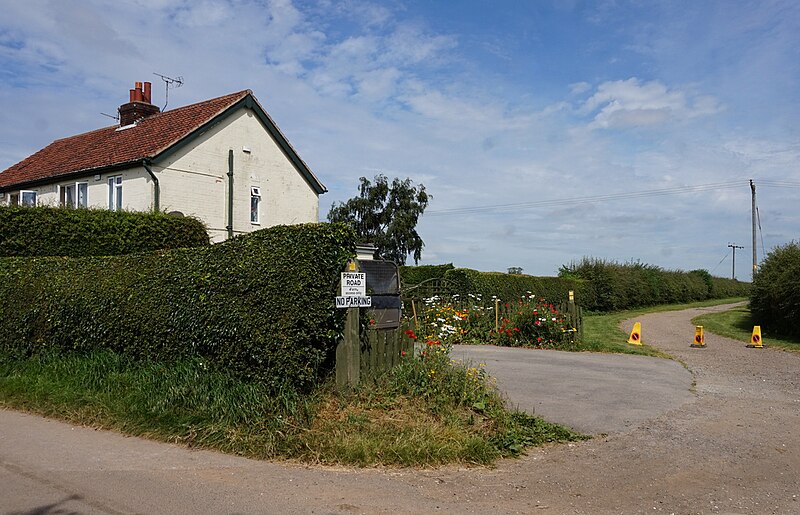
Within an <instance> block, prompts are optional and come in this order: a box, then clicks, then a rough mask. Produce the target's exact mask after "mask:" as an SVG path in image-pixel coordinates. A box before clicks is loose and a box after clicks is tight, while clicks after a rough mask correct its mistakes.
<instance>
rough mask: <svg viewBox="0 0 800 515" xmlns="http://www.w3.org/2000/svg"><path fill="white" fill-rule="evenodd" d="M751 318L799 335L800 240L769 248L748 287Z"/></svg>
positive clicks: (773, 329)
mask: <svg viewBox="0 0 800 515" xmlns="http://www.w3.org/2000/svg"><path fill="white" fill-rule="evenodd" d="M750 311H751V313H752V314H753V321H754V322H755V323H756V324H758V325H762V326H765V327H768V328H769V330H771V331H773V332H775V333H779V334H784V335H787V336H795V337H796V336H800V326H798V324H797V321H798V320H800V242H796V241H793V242H791V243H788V244H786V245H783V246H778V247H775V248H774V249H772V251H771V252H770V253H769V254H767V257H766V258H765V259H764V261H762V263H761V264H760V265H759V267H758V271H757V272H756V274H755V277H754V278H753V286H752V289H751V290H750Z"/></svg>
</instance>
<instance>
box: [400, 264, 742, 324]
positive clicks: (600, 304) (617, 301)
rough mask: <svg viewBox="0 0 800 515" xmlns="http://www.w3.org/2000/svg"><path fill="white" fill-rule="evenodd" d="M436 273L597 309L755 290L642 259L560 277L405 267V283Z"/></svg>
mask: <svg viewBox="0 0 800 515" xmlns="http://www.w3.org/2000/svg"><path fill="white" fill-rule="evenodd" d="M417 269H420V270H419V271H418V270H417ZM434 274H439V275H437V276H436V277H441V278H444V279H447V280H449V281H450V283H451V284H453V285H455V287H456V289H457V290H459V291H461V292H464V293H473V294H481V295H483V296H484V298H488V297H491V296H493V295H495V296H497V297H498V298H500V299H503V300H512V299H517V298H519V297H521V296H523V295H526V294H527V292H531V293H533V294H535V295H537V296H540V297H544V298H545V299H547V300H549V301H551V302H560V301H561V300H566V298H567V295H568V292H569V291H570V290H572V291H574V292H575V300H576V302H577V303H578V304H579V305H581V306H582V307H584V308H586V309H589V310H591V311H617V310H622V309H630V308H636V307H643V306H652V305H657V304H673V303H683V302H692V301H697V300H706V299H712V298H725V297H745V296H747V295H748V293H749V291H750V290H749V288H750V285H749V284H748V283H742V282H739V281H735V280H731V279H723V278H720V277H712V276H711V274H710V273H708V272H707V271H705V270H694V271H691V272H681V271H673V270H663V269H661V268H659V267H656V266H652V265H645V264H641V263H626V264H620V263H616V262H613V261H605V260H601V259H590V258H585V259H583V260H582V261H580V262H578V263H573V264H571V265H570V266H564V267H562V268H561V270H560V272H559V276H558V277H534V276H530V275H519V274H505V273H500V272H479V271H477V270H471V269H469V268H452V266H451V265H438V266H425V267H411V266H408V267H403V268H402V269H401V276H402V277H403V279H404V284H405V285H409V284H415V283H413V282H411V281H410V280H409V279H408V278H413V279H421V278H424V279H428V278H431V276H432V275H434ZM420 282H421V281H420Z"/></svg>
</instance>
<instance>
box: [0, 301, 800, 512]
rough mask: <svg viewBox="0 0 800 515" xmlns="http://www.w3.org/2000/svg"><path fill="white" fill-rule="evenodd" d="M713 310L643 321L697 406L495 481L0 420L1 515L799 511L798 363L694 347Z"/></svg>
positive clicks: (545, 453)
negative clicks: (675, 363) (289, 459)
mask: <svg viewBox="0 0 800 515" xmlns="http://www.w3.org/2000/svg"><path fill="white" fill-rule="evenodd" d="M719 309H724V308H723V307H716V308H704V309H693V310H687V311H679V312H670V313H658V314H652V315H647V316H644V317H641V318H640V319H638V321H640V322H641V323H642V335H643V340H644V341H645V342H646V343H649V344H651V345H654V346H657V347H659V348H662V349H664V350H666V351H668V352H670V353H672V354H673V355H675V356H677V357H678V358H679V359H680V360H682V361H683V362H685V363H686V365H687V367H688V369H689V370H690V371H691V373H692V374H693V375H694V380H695V382H696V386H695V392H696V394H695V395H694V398H693V399H692V400H689V401H688V402H683V403H681V404H680V405H679V406H676V407H674V408H673V409H670V410H669V411H667V412H664V413H662V414H661V415H660V416H656V417H655V418H652V419H648V420H641V421H639V422H638V423H637V424H635V426H634V427H630V428H628V429H626V430H624V431H622V432H618V433H613V434H611V435H610V436H607V437H596V438H594V439H592V440H589V441H586V442H581V443H576V444H567V445H557V446H550V447H545V448H541V449H535V450H533V451H531V452H530V454H529V455H528V456H526V457H524V458H522V459H518V460H513V459H509V460H504V461H501V462H500V463H499V464H498V466H497V468H494V469H489V470H487V469H462V468H456V467H447V468H442V469H429V470H421V471H420V470H410V469H387V470H350V469H342V468H324V469H321V468H317V467H306V466H301V465H292V464H281V463H266V462H257V461H253V460H247V459H243V458H237V457H233V456H225V455H221V454H217V453H213V452H205V451H189V450H185V449H182V448H180V447H177V446H172V445H167V444H160V443H155V442H149V441H145V440H140V439H137V438H126V437H123V436H120V435H117V434H114V433H108V432H103V431H93V430H91V429H87V428H80V427H72V426H69V425H67V424H62V423H60V422H54V421H50V420H46V419H42V418H39V417H32V416H29V415H23V414H19V413H15V412H9V411H0V512H2V513H14V512H18V513H73V512H74V513H320V514H345V513H493V514H503V513H555V514H560V513H645V512H647V513H759V514H760V513H800V501H799V500H798V498H800V381H799V380H798V371H800V355H797V354H790V353H787V352H782V351H779V350H773V349H768V348H767V349H747V348H745V346H744V344H743V343H741V342H736V341H732V340H728V339H725V338H720V337H717V336H714V335H710V334H707V335H706V343H707V348H705V349H691V348H689V344H690V343H691V341H692V338H693V336H694V329H693V326H692V325H691V324H690V322H689V320H690V319H691V318H692V317H693V316H695V315H697V314H700V313H703V312H708V311H711V310H719ZM632 323H633V321H630V322H628V323H626V324H625V328H626V330H629V329H630V328H631V326H632ZM766 344H767V345H769V341H767V342H766ZM530 352H533V353H536V352H538V351H530ZM646 389H647V385H646V384H643V385H640V387H639V388H636V389H634V390H633V391H632V392H631V393H632V395H636V394H637V392H639V393H641V392H643V391H644V390H646ZM557 394H558V392H557V391H556V392H552V393H548V395H553V396H556V395H557ZM563 400H564V402H569V399H563ZM620 402H621V403H624V402H626V400H625V399H620ZM586 409H591V408H586Z"/></svg>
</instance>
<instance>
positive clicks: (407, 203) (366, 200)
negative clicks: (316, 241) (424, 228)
mask: <svg viewBox="0 0 800 515" xmlns="http://www.w3.org/2000/svg"><path fill="white" fill-rule="evenodd" d="M360 182H361V184H360V185H359V194H358V196H357V197H353V198H351V199H350V200H348V201H347V202H339V203H338V205H337V204H336V203H334V204H333V205H332V206H331V210H330V212H329V213H328V221H330V222H344V223H347V224H350V225H351V226H353V227H354V228H355V230H356V233H357V234H358V236H359V238H361V240H362V241H363V242H365V243H373V244H375V246H376V247H377V248H378V255H379V256H380V257H381V258H382V259H391V260H393V261H395V262H396V263H397V264H398V265H404V264H405V262H406V257H407V256H408V255H409V254H412V255H413V256H414V263H418V262H419V260H420V258H421V257H422V248H423V247H424V246H425V243H424V242H423V241H422V238H420V237H419V234H418V233H417V229H416V227H417V223H418V222H419V217H420V216H422V213H423V212H424V211H425V208H426V207H428V200H430V199H431V196H430V195H428V194H427V193H426V192H425V186H423V185H422V184H420V185H419V186H414V184H413V182H412V181H411V179H405V180H402V181H401V180H400V179H398V178H395V179H394V180H393V181H392V183H391V185H390V184H389V180H388V179H387V178H386V176H385V175H383V174H380V175H376V176H375V182H374V183H373V182H370V181H369V179H367V178H366V177H361V179H360Z"/></svg>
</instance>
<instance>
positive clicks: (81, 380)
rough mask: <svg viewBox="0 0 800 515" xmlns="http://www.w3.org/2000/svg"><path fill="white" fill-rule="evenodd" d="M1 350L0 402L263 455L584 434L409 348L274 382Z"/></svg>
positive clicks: (466, 457) (386, 460)
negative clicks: (314, 378) (330, 376)
mask: <svg viewBox="0 0 800 515" xmlns="http://www.w3.org/2000/svg"><path fill="white" fill-rule="evenodd" d="M2 358H5V359H0V407H4V408H12V409H19V410H24V411H29V412H32V413H38V414H42V415H45V416H50V417H54V418H59V419H63V420H67V421H70V422H72V423H76V424H84V425H89V426H93V427H97V428H106V429H112V430H116V431H120V432H123V433H126V434H130V435H136V436H144V437H148V438H152V439H156V440H162V441H168V442H176V443H181V444H185V445H187V446H190V447H200V448H208V449H216V450H220V451H223V452H227V453H233V454H238V455H242V456H247V457H252V458H259V459H292V460H300V461H303V462H310V463H323V464H343V465H356V466H375V465H389V466H436V465H441V464H445V463H462V464H476V465H491V464H492V463H493V462H494V461H495V460H496V459H498V458H500V457H505V456H517V455H519V454H520V453H522V452H524V449H525V448H526V447H529V446H532V445H541V444H543V443H546V442H557V441H569V440H576V439H581V438H583V437H582V436H581V435H578V434H575V433H572V432H571V431H569V430H566V429H564V428H562V427H559V426H556V425H553V424H549V423H547V422H544V421H542V420H540V419H538V418H535V417H532V416H530V415H527V414H524V413H520V412H516V411H509V410H507V409H506V407H505V405H504V403H503V400H502V398H501V397H500V395H499V393H498V392H497V391H496V389H494V388H493V387H492V385H491V384H490V383H489V381H488V378H487V377H486V375H485V374H484V373H483V372H482V369H479V368H470V367H468V366H463V365H457V364H453V363H451V361H450V359H449V354H447V353H446V352H444V353H429V354H427V355H426V356H421V357H417V358H408V359H407V360H405V361H404V362H403V363H402V364H401V365H400V366H398V367H395V368H394V369H393V370H391V371H390V372H388V373H385V374H383V375H380V376H378V377H375V378H373V379H371V380H367V381H365V382H364V384H362V385H361V386H360V387H359V388H355V389H351V390H348V391H345V392H340V391H337V390H336V389H335V388H333V387H332V385H331V384H330V383H326V384H324V385H322V386H320V388H318V389H317V390H316V391H314V392H312V393H310V394H307V395H298V394H297V393H296V392H292V391H283V392H274V391H269V390H268V389H267V388H266V387H264V386H263V385H261V384H258V383H246V382H242V381H241V380H238V379H235V378H233V377H232V376H230V375H228V374H225V373H223V372H221V371H216V370H212V369H210V368H209V367H208V366H207V365H206V364H205V363H203V362H202V361H201V360H190V361H182V362H179V363H174V364H170V365H164V364H160V363H145V362H137V361H130V360H127V359H125V358H124V357H122V356H120V355H117V354H113V353H111V352H107V351H103V352H95V353H92V354H88V355H67V356H57V355H46V356H34V357H31V358H26V359H13V358H11V357H10V356H4V357H2Z"/></svg>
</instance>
